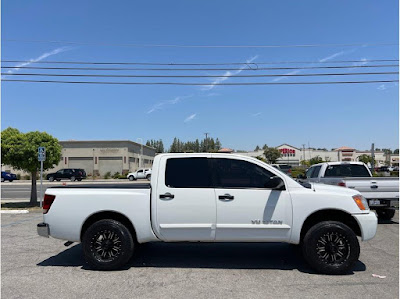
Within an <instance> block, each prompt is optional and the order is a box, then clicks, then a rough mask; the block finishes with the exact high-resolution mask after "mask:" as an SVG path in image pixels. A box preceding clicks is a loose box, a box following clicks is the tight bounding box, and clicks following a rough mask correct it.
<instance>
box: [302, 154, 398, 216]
mask: <svg viewBox="0 0 400 299" xmlns="http://www.w3.org/2000/svg"><path fill="white" fill-rule="evenodd" d="M299 178H300V179H301V180H302V181H303V182H311V183H322V184H328V185H336V186H342V187H347V188H350V189H355V190H357V191H359V192H361V194H362V195H363V196H364V197H365V198H366V199H367V200H368V204H369V206H370V208H371V209H373V210H376V212H377V214H378V216H379V218H381V219H385V220H388V219H391V218H393V216H394V214H395V206H398V203H399V178H396V177H373V176H372V174H371V172H370V170H369V169H368V167H367V165H365V164H364V163H362V162H327V163H320V164H315V165H313V166H312V167H310V168H309V169H308V170H307V171H306V174H305V176H300V177H299Z"/></svg>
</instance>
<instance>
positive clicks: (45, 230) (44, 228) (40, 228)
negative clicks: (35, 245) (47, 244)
mask: <svg viewBox="0 0 400 299" xmlns="http://www.w3.org/2000/svg"><path fill="white" fill-rule="evenodd" d="M37 233H38V235H39V236H41V237H45V238H48V237H49V236H50V229H49V225H48V224H47V223H43V222H42V223H39V224H38V225H37Z"/></svg>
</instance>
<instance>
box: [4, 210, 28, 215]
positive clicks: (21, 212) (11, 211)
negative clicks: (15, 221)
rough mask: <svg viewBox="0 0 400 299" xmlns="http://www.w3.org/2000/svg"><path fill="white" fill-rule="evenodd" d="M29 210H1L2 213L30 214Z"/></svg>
mask: <svg viewBox="0 0 400 299" xmlns="http://www.w3.org/2000/svg"><path fill="white" fill-rule="evenodd" d="M28 213H29V211H28V210H1V214H28Z"/></svg>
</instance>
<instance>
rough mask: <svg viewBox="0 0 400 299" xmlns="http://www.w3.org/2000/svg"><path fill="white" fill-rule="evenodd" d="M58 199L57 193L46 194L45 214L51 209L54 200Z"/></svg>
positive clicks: (44, 200) (44, 201)
mask: <svg viewBox="0 0 400 299" xmlns="http://www.w3.org/2000/svg"><path fill="white" fill-rule="evenodd" d="M55 199H56V196H55V195H49V194H45V195H44V199H43V214H47V212H48V211H49V210H50V207H51V205H52V204H53V202H54V200H55Z"/></svg>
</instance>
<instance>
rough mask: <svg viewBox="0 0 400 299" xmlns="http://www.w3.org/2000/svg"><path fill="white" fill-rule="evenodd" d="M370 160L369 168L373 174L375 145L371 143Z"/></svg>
mask: <svg viewBox="0 0 400 299" xmlns="http://www.w3.org/2000/svg"><path fill="white" fill-rule="evenodd" d="M371 158H372V161H371V168H372V172H374V171H375V144H373V143H372V146H371Z"/></svg>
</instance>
